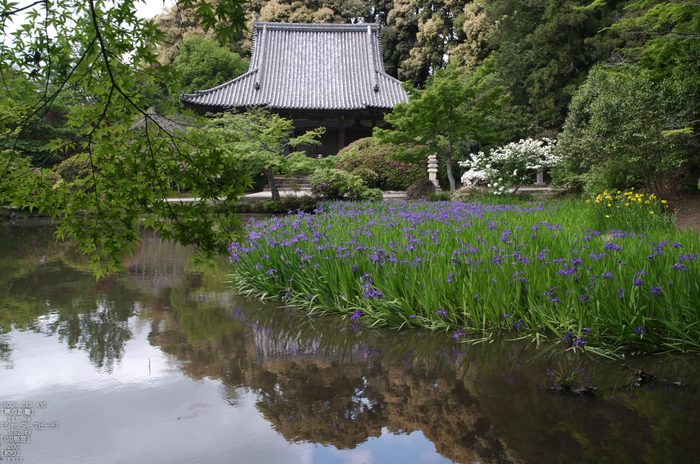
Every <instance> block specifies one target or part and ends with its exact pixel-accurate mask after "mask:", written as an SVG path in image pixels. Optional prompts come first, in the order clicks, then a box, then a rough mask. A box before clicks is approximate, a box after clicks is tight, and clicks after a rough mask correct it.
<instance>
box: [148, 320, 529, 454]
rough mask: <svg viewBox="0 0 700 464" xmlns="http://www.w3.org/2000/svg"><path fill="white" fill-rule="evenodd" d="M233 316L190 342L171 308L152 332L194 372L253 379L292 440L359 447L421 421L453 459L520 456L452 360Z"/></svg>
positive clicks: (269, 415)
mask: <svg viewBox="0 0 700 464" xmlns="http://www.w3.org/2000/svg"><path fill="white" fill-rule="evenodd" d="M268 312H269V311H268ZM278 314H279V313H278ZM164 316H165V315H164ZM226 316H228V315H223V317H226ZM236 316H238V317H239V319H243V320H244V324H241V323H240V322H239V320H236V319H235V318H230V317H228V319H229V320H228V321H225V320H224V321H222V322H220V323H219V324H218V325H219V326H221V325H227V331H226V333H225V334H224V333H222V334H221V335H222V336H221V337H220V338H219V339H217V340H212V339H209V340H202V341H199V342H195V343H192V342H188V341H187V337H186V336H185V335H184V334H183V332H182V330H181V328H180V327H178V325H177V324H176V323H175V321H173V320H171V319H168V318H167V316H166V319H165V320H164V321H163V322H162V323H159V324H154V330H153V332H152V333H151V335H150V336H149V339H150V340H151V342H152V343H153V344H156V345H160V346H161V348H162V349H163V351H165V352H167V353H169V354H172V355H174V356H176V358H177V359H179V360H182V361H188V362H186V363H184V364H183V365H182V369H183V370H184V371H185V372H186V373H187V374H188V375H189V376H191V377H193V378H195V379H201V378H203V377H209V378H214V379H221V380H222V381H223V382H224V384H225V385H227V386H228V387H229V391H230V392H231V394H232V396H233V399H235V397H237V396H238V394H237V393H236V390H237V389H238V388H240V387H243V386H244V387H247V388H251V389H253V391H255V392H257V394H258V398H259V400H258V403H257V407H258V409H259V410H260V411H261V413H262V414H263V416H264V417H265V418H266V419H267V420H268V421H270V423H271V424H273V426H274V427H275V429H276V430H277V431H278V432H279V433H280V434H282V435H283V436H284V437H285V438H286V439H287V440H289V441H292V442H311V443H318V444H323V445H333V446H335V447H336V448H338V449H353V448H355V447H356V446H357V445H358V444H360V443H363V442H365V441H366V440H367V439H368V438H370V437H378V436H380V435H381V433H382V429H388V430H389V431H390V432H392V433H411V432H413V431H416V430H420V431H422V432H423V434H424V435H425V436H426V437H427V438H428V439H429V440H431V441H432V442H433V443H434V444H435V446H436V448H437V451H438V452H439V453H440V454H442V455H443V456H445V457H447V458H449V459H452V460H453V461H455V462H477V461H479V462H483V463H487V462H520V461H519V460H518V459H517V458H516V457H514V456H512V453H511V452H510V451H509V450H507V449H506V448H505V446H504V444H503V443H502V442H501V440H500V439H499V438H498V436H496V435H494V434H493V427H492V424H491V423H490V422H489V421H488V420H487V419H486V418H485V417H483V415H482V414H481V412H480V407H479V402H478V401H477V400H476V399H475V398H474V397H473V396H472V395H471V394H470V393H469V392H468V391H467V389H466V387H465V382H463V381H460V380H459V376H458V373H457V371H456V370H455V368H454V366H452V368H451V369H447V370H446V369H437V368H436V366H430V365H426V363H425V362H422V361H420V360H419V359H418V358H417V357H416V356H414V355H413V354H409V355H405V356H399V357H392V356H385V355H383V354H382V355H380V354H378V353H376V352H373V351H372V350H371V349H370V347H369V345H368V344H367V343H365V342H362V341H360V340H349V341H347V343H341V345H335V344H334V345H333V346H328V345H327V344H324V343H323V340H322V338H321V336H320V335H319V336H314V335H313V334H312V333H310V334H308V335H309V336H305V335H307V334H304V333H303V329H302V330H301V331H300V330H299V329H298V324H296V323H291V322H287V324H285V321H282V322H281V324H275V325H276V327H275V331H274V332H273V331H272V330H271V329H270V328H269V327H270V325H272V324H270V325H267V324H261V323H260V322H259V321H248V320H245V314H244V313H243V312H241V311H240V310H239V312H238V313H237V314H236ZM280 325H281V326H282V327H281V328H278V327H279V326H280ZM315 328H318V327H317V326H315ZM341 335H342V336H343V337H346V336H351V335H355V334H354V332H352V331H349V330H348V331H347V332H344V333H343V334H341Z"/></svg>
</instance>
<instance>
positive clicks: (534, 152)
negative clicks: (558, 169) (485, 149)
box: [491, 137, 561, 170]
mask: <svg viewBox="0 0 700 464" xmlns="http://www.w3.org/2000/svg"><path fill="white" fill-rule="evenodd" d="M556 143H557V142H556V140H552V139H548V138H546V137H543V138H542V139H541V140H534V139H527V140H524V139H520V141H519V142H511V143H509V144H508V145H504V146H502V147H499V148H496V149H495V150H491V162H492V163H513V162H515V163H522V164H523V165H524V166H523V169H534V170H538V169H542V168H551V167H554V166H556V165H557V163H559V162H561V157H560V156H558V155H555V154H554V148H555V146H556Z"/></svg>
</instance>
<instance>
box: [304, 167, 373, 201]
mask: <svg viewBox="0 0 700 464" xmlns="http://www.w3.org/2000/svg"><path fill="white" fill-rule="evenodd" d="M311 192H313V194H314V195H317V196H318V197H320V198H321V199H322V200H343V199H346V200H356V201H364V200H381V198H382V192H381V191H380V190H378V189H369V188H367V184H365V181H363V180H362V178H360V177H359V176H355V175H353V174H350V173H348V172H345V171H343V170H340V169H331V168H323V169H319V170H318V171H316V172H315V173H313V174H312V175H311Z"/></svg>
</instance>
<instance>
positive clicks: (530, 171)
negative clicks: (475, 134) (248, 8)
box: [459, 138, 561, 195]
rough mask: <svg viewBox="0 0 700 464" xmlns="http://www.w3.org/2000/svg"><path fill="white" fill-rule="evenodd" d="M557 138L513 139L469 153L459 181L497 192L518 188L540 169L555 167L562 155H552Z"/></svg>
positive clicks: (501, 192) (462, 165) (463, 163)
mask: <svg viewBox="0 0 700 464" xmlns="http://www.w3.org/2000/svg"><path fill="white" fill-rule="evenodd" d="M555 145H556V141H555V140H552V139H548V138H542V139H541V140H534V139H527V140H520V141H519V142H512V143H509V144H507V145H504V146H502V147H499V148H496V149H494V150H491V153H490V155H489V156H487V155H486V154H484V152H481V151H480V152H479V153H477V154H474V153H472V154H470V155H469V156H470V159H469V160H467V161H460V162H459V165H460V166H461V167H463V168H468V170H467V171H466V172H465V173H464V174H463V175H462V184H464V185H477V184H487V185H488V186H489V187H495V192H494V193H496V194H497V195H500V194H503V193H504V192H505V191H506V189H509V188H512V189H515V190H517V189H518V187H519V186H520V185H523V184H525V183H528V182H531V181H532V177H533V175H534V174H535V173H536V172H537V171H539V170H540V169H543V168H548V167H554V166H556V165H557V164H558V163H559V162H560V161H561V157H560V156H557V155H555V154H554V148H555Z"/></svg>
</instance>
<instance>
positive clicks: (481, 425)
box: [0, 220, 700, 464]
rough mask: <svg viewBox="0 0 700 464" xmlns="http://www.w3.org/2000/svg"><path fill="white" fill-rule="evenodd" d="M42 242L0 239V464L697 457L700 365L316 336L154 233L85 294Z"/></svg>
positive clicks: (34, 225)
mask: <svg viewBox="0 0 700 464" xmlns="http://www.w3.org/2000/svg"><path fill="white" fill-rule="evenodd" d="M52 234H53V229H52V227H51V226H50V225H49V224H46V223H42V222H40V221H34V220H22V221H18V222H16V223H14V224H4V225H2V226H0V243H2V245H3V246H2V248H1V249H0V292H1V295H2V298H1V299H0V402H2V408H1V409H0V414H2V415H1V416H0V437H2V441H1V442H0V453H2V456H1V457H3V459H4V460H5V461H6V462H20V461H21V462H27V463H45V462H52V463H91V462H95V463H98V462H99V463H101V464H102V463H125V462H139V463H179V462H206V463H236V464H245V463H268V462H284V463H393V462H396V463H423V462H426V463H428V462H430V463H435V462H437V463H440V462H444V463H449V462H457V463H476V462H479V463H550V462H576V463H579V462H591V463H593V462H595V463H600V462H615V463H618V462H630V463H636V462H655V463H656V462H663V463H674V462H678V463H681V462H683V463H687V462H696V461H697V456H698V455H700V440H697V436H698V433H700V401H699V399H698V392H699V387H700V372H699V370H698V369H699V368H700V359H699V358H700V357H691V356H679V355H676V356H668V355H656V356H639V357H629V358H627V359H625V360H620V359H606V358H602V357H598V356H588V355H587V354H586V353H585V352H584V353H581V352H573V351H566V350H565V349H564V347H563V345H561V344H550V345H547V344H540V346H535V345H534V344H533V343H530V342H528V341H523V340H520V341H517V340H516V341H509V340H506V339H504V338H500V339H499V338H494V339H492V340H490V341H488V342H484V343H480V344H475V345H467V344H463V343H456V342H455V340H454V339H453V338H452V337H451V336H449V335H447V334H444V333H428V332H423V331H410V332H396V331H391V330H378V329H368V328H364V327H361V326H359V325H357V324H356V323H353V321H350V320H344V319H340V318H335V317H323V318H313V317H308V316H306V315H304V314H298V313H295V312H291V311H289V310H286V309H285V308H284V307H282V306H280V305H279V304H263V303H261V302H259V301H252V300H249V299H246V298H244V297H242V296H239V295H237V294H236V293H235V292H234V291H232V290H231V289H230V287H229V286H228V284H227V272H229V271H230V267H229V264H228V263H227V262H226V261H225V260H223V261H222V263H221V266H220V270H219V271H207V272H201V271H197V270H196V269H193V268H192V267H191V264H190V261H189V259H190V257H191V253H192V252H191V250H189V249H186V248H182V247H179V246H174V245H172V244H170V243H166V242H163V241H162V240H160V239H159V238H158V237H156V236H154V235H152V234H149V233H148V232H143V234H142V243H141V245H140V247H139V248H138V249H137V250H135V252H134V254H133V255H132V256H131V257H130V258H129V259H128V260H127V262H126V263H125V264H126V268H127V269H126V271H124V272H122V273H119V274H115V275H112V276H109V277H107V278H103V279H100V280H96V279H95V277H94V276H92V275H91V274H90V272H89V270H88V269H87V266H86V264H85V262H84V261H83V260H82V259H81V257H80V256H78V255H77V254H76V253H75V251H74V250H73V249H71V247H70V246H68V245H66V244H62V243H56V242H54V240H53V235H52ZM639 371H642V373H640V372H639ZM652 376H653V377H652ZM567 378H568V379H567ZM564 379H567V380H564ZM564 387H570V389H566V388H564ZM586 387H592V388H589V389H586ZM593 387H594V388H595V390H593ZM587 390H590V391H587Z"/></svg>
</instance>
